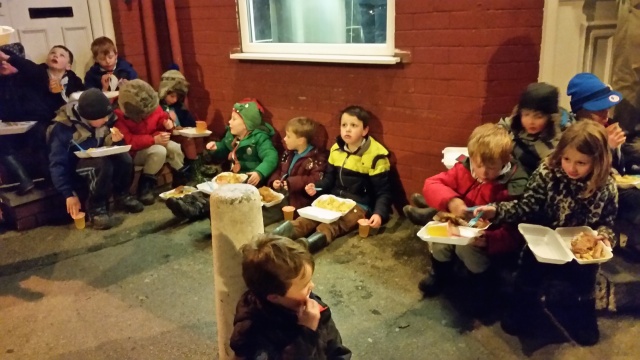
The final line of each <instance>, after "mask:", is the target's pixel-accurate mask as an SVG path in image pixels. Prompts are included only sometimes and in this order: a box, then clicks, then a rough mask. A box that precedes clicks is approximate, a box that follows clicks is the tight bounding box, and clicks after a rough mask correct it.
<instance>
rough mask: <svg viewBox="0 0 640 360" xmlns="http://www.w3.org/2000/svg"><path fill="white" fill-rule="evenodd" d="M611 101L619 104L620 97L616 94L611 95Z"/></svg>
mask: <svg viewBox="0 0 640 360" xmlns="http://www.w3.org/2000/svg"><path fill="white" fill-rule="evenodd" d="M609 101H611V102H618V101H620V96H618V95H616V94H611V95H609Z"/></svg>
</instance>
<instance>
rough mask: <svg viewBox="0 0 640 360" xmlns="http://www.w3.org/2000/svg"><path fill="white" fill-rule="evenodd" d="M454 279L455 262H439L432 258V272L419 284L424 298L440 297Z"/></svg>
mask: <svg viewBox="0 0 640 360" xmlns="http://www.w3.org/2000/svg"><path fill="white" fill-rule="evenodd" d="M452 279H453V261H446V262H443V261H438V260H436V259H434V258H433V256H432V257H431V271H430V272H429V274H427V276H425V277H424V279H422V280H420V282H419V283H418V289H420V291H422V295H424V297H433V296H437V295H440V293H442V290H444V288H445V287H446V285H448V284H449V283H450V282H451V280H452Z"/></svg>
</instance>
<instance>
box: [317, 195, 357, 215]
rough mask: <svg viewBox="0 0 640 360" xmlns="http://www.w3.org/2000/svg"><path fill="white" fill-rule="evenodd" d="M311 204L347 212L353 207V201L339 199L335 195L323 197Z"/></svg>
mask: <svg viewBox="0 0 640 360" xmlns="http://www.w3.org/2000/svg"><path fill="white" fill-rule="evenodd" d="M313 206H315V207H319V208H321V209H326V210H331V211H336V212H340V213H344V212H347V211H349V210H351V208H352V207H353V203H349V202H346V201H340V200H339V199H338V198H335V197H327V198H325V199H318V200H316V201H315V202H314V204H313Z"/></svg>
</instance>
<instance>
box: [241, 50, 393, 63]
mask: <svg viewBox="0 0 640 360" xmlns="http://www.w3.org/2000/svg"><path fill="white" fill-rule="evenodd" d="M229 57H230V58H231V59H235V60H267V61H304V62H324V63H346V64H377V65H393V64H397V63H399V62H401V61H402V60H403V59H402V57H400V56H358V55H311V54H269V53H232V54H230V55H229Z"/></svg>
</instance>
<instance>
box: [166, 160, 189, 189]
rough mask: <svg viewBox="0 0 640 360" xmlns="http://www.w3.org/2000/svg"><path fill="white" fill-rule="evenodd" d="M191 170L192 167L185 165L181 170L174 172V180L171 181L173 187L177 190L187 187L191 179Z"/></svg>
mask: <svg viewBox="0 0 640 360" xmlns="http://www.w3.org/2000/svg"><path fill="white" fill-rule="evenodd" d="M191 169H192V167H191V166H189V165H184V166H183V167H181V168H180V169H179V170H173V180H172V181H171V186H172V187H173V188H176V187H178V186H184V185H187V183H188V182H189V180H190V179H191V172H192V171H191Z"/></svg>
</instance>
